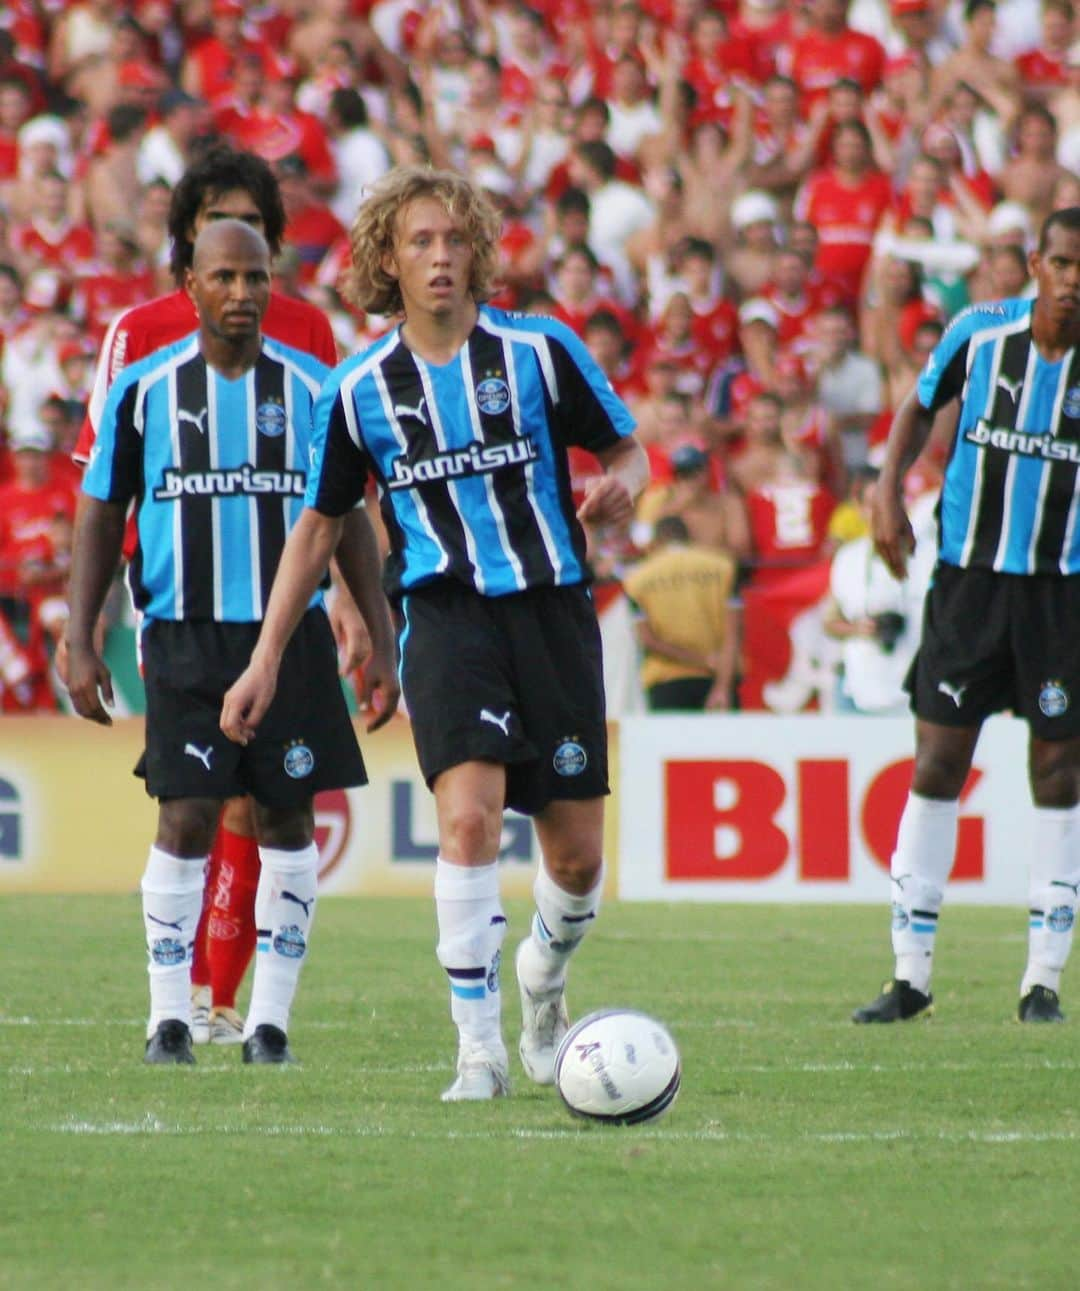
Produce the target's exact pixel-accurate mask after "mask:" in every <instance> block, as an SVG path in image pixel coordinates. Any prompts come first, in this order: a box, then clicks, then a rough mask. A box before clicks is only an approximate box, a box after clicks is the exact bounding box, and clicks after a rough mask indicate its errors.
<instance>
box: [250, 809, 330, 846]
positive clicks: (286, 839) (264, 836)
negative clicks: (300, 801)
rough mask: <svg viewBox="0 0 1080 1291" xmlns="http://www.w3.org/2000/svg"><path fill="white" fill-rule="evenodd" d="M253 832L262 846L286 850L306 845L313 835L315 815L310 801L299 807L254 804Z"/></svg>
mask: <svg viewBox="0 0 1080 1291" xmlns="http://www.w3.org/2000/svg"><path fill="white" fill-rule="evenodd" d="M254 809H255V810H254V815H255V834H256V837H257V838H258V840H259V844H260V846H262V847H272V848H279V849H281V850H282V851H286V852H295V851H299V850H300V849H301V848H304V847H307V845H308V844H309V843H310V842H311V840H312V838H313V837H314V835H315V816H314V812H313V808H312V805H311V803H310V802H308V803H306V804H304V805H303V806H300V807H268V806H266V805H265V804H264V803H255V804H254Z"/></svg>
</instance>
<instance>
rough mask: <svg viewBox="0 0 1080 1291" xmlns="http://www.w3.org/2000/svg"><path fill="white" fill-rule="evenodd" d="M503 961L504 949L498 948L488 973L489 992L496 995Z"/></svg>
mask: <svg viewBox="0 0 1080 1291" xmlns="http://www.w3.org/2000/svg"><path fill="white" fill-rule="evenodd" d="M501 963H502V951H501V950H497V951H496V952H495V957H494V958H493V959H492V961H491V969H490V971H489V972H488V975H487V988H488V994H489V995H494V994H495V992H496V991H497V990H498V989H499V966H500V965H501Z"/></svg>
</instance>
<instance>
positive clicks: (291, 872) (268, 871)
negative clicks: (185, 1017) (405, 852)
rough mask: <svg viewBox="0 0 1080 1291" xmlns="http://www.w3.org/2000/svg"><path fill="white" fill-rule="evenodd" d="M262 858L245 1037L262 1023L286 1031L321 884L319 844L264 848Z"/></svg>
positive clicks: (261, 849) (260, 859)
mask: <svg viewBox="0 0 1080 1291" xmlns="http://www.w3.org/2000/svg"><path fill="white" fill-rule="evenodd" d="M259 861H260V863H261V865H262V870H261V871H260V873H259V886H258V888H257V890H256V892H255V928H256V933H257V939H256V943H255V948H256V954H255V977H254V980H253V982H252V984H251V1003H250V1004H249V1005H248V1014H247V1018H246V1019H245V1021H244V1039H245V1040H246V1039H248V1037H249V1036H251V1035H252V1034H254V1031H255V1028H256V1027H257V1026H263V1025H268V1026H275V1027H278V1028H280V1030H282V1031H284V1032H285V1033H286V1034H288V1031H289V1010H290V1009H291V1008H292V1002H293V998H294V996H295V995H296V988H297V985H298V984H299V981H300V969H301V968H302V967H303V966H304V960H305V959H306V958H307V949H308V941H309V939H310V936H311V922H312V920H313V919H314V918H315V897H316V894H317V892H318V887H319V849H318V848H317V847H316V846H315V844H314V843H309V844H308V845H307V847H302V848H300V850H299V851H295V852H293V851H284V850H283V849H281V848H277V847H260V848H259Z"/></svg>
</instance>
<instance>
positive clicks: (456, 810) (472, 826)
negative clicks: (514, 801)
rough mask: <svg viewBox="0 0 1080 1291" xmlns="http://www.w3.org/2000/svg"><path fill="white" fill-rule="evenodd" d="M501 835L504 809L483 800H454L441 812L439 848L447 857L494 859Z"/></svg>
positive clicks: (475, 859)
mask: <svg viewBox="0 0 1080 1291" xmlns="http://www.w3.org/2000/svg"><path fill="white" fill-rule="evenodd" d="M501 839H502V812H501V811H498V812H496V811H492V810H490V809H489V808H487V807H486V806H485V805H484V804H483V803H478V802H470V801H467V800H466V801H461V802H455V803H452V804H448V805H446V806H444V807H443V808H442V809H441V810H440V812H439V850H440V852H441V854H442V855H443V856H444V857H445V858H446V859H447V860H453V861H485V860H491V859H493V858H494V857H495V856H497V855H498V851H499V846H500V842H501Z"/></svg>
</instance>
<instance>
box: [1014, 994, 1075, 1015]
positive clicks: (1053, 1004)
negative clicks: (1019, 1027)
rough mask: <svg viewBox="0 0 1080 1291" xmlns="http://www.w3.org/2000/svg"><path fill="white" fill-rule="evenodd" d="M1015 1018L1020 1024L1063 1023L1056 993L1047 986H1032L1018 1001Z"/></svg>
mask: <svg viewBox="0 0 1080 1291" xmlns="http://www.w3.org/2000/svg"><path fill="white" fill-rule="evenodd" d="M1016 1016H1017V1018H1018V1019H1019V1020H1020V1021H1021V1022H1064V1021H1065V1014H1064V1013H1062V1011H1061V1003H1060V1001H1059V1000H1058V993H1057V991H1052V990H1051V989H1050V988H1049V986H1033V987H1032V988H1031V990H1030V991H1028V993H1027V994H1026V995H1025V996H1024V998H1023V999H1022V1000H1021V1001H1020V1007H1019V1008H1018V1009H1017V1011H1016Z"/></svg>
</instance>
